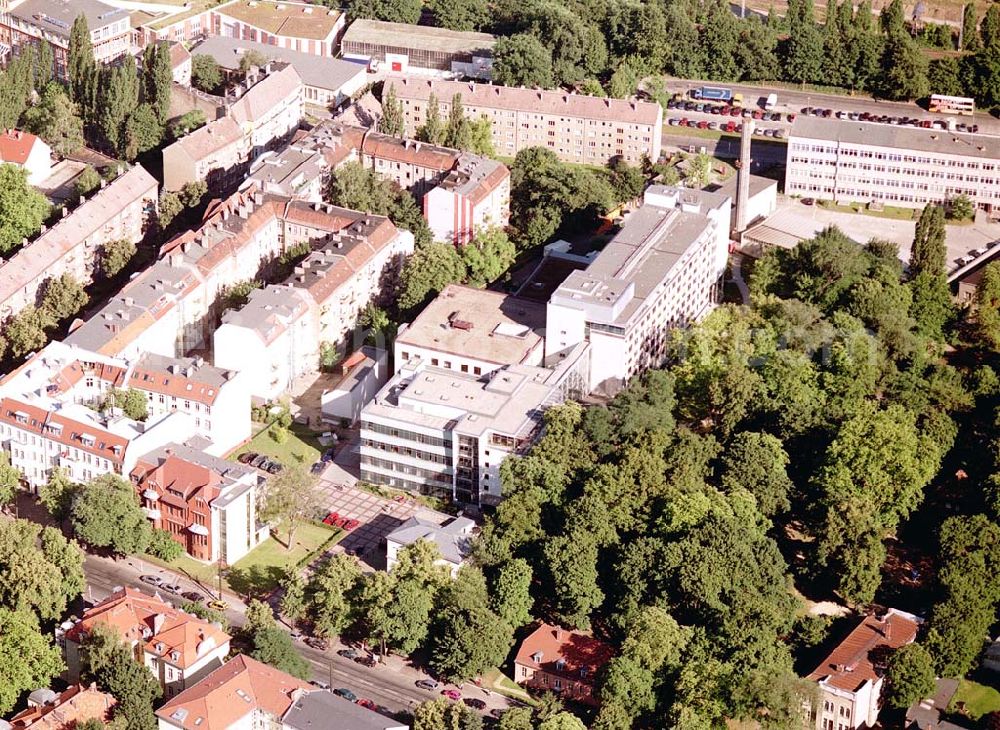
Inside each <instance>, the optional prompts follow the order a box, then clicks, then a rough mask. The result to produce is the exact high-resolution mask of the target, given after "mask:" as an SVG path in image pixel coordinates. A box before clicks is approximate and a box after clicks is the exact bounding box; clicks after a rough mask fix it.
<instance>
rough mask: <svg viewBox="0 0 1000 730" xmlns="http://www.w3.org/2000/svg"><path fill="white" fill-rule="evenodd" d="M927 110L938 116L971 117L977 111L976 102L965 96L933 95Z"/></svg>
mask: <svg viewBox="0 0 1000 730" xmlns="http://www.w3.org/2000/svg"><path fill="white" fill-rule="evenodd" d="M927 110H928V111H931V112H935V113H937V114H961V115H964V116H970V117H971V116H972V114H973V112H975V110H976V100H975V99H969V98H967V97H964V96H945V95H944V94H932V95H931V103H930V105H929V106H928V107H927Z"/></svg>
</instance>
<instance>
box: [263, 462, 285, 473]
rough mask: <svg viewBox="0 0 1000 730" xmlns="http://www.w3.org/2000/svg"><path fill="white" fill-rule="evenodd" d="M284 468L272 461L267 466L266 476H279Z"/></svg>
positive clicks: (279, 463)
mask: <svg viewBox="0 0 1000 730" xmlns="http://www.w3.org/2000/svg"><path fill="white" fill-rule="evenodd" d="M284 468H285V465H284V464H282V463H281V462H280V461H272V462H270V463H269V464H268V465H267V473H268V474H280V473H281V471H282V469H284Z"/></svg>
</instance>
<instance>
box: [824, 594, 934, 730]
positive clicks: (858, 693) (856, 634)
mask: <svg viewBox="0 0 1000 730" xmlns="http://www.w3.org/2000/svg"><path fill="white" fill-rule="evenodd" d="M922 623H923V619H921V618H919V617H918V616H914V615H913V614H911V613H906V612H905V611H900V610H899V609H896V608H890V609H889V610H888V611H886V612H885V613H884V614H881V615H880V614H869V615H867V616H865V617H864V618H862V619H861V622H860V623H859V624H858V625H857V626H855V627H854V629H853V630H852V631H851V633H849V634H848V635H847V636H846V637H845V638H844V640H843V641H841V642H840V643H839V644H838V645H837V646H836V647H835V648H834V649H833V651H832V652H830V654H829V656H827V657H826V658H825V659H824V660H823V661H822V662H821V663H820V665H819V666H818V667H816V669H814V670H813V671H812V672H811V673H810V674H809V676H808V677H806V679H809V680H811V681H813V682H815V683H816V684H817V685H819V696H818V698H817V706H816V707H812V708H810V724H812V725H813V726H814V727H815V728H816V730H855V728H865V727H874V726H875V723H876V721H877V720H878V712H879V705H880V701H881V696H882V687H883V684H884V681H885V677H884V675H885V657H886V655H887V653H888V652H889V651H891V650H892V649H899V648H900V647H902V646H906V645H907V644H909V643H912V642H913V641H914V640H915V639H916V638H917V631H918V630H919V628H920V624H922Z"/></svg>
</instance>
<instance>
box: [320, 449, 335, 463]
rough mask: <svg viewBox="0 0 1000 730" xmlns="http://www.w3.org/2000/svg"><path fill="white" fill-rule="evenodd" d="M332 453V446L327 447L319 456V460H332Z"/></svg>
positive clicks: (324, 461)
mask: <svg viewBox="0 0 1000 730" xmlns="http://www.w3.org/2000/svg"><path fill="white" fill-rule="evenodd" d="M333 454H334V450H333V449H332V448H330V449H327V450H326V451H324V452H323V455H322V456H321V457H319V460H320V461H322V462H323V463H326V462H328V461H333Z"/></svg>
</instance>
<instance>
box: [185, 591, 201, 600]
mask: <svg viewBox="0 0 1000 730" xmlns="http://www.w3.org/2000/svg"><path fill="white" fill-rule="evenodd" d="M181 597H182V598H186V599H187V600H189V601H191V603H201V602H202V601H204V600H205V596H203V595H201V594H200V593H198V591H184V592H183V593H181Z"/></svg>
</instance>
